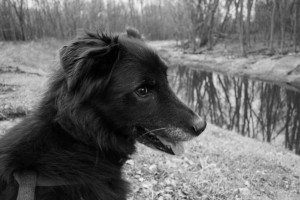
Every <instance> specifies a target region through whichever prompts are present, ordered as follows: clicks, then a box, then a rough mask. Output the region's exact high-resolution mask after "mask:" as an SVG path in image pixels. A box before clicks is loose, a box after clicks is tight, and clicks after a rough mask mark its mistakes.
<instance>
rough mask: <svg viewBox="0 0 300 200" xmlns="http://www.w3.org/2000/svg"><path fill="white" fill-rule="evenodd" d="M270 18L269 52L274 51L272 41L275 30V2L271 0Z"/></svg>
mask: <svg viewBox="0 0 300 200" xmlns="http://www.w3.org/2000/svg"><path fill="white" fill-rule="evenodd" d="M272 5H273V6H272V16H271V30H270V42H269V48H270V51H272V52H273V51H274V47H273V41H274V29H275V14H276V0H273V4H272Z"/></svg>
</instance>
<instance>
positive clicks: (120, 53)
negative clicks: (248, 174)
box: [60, 33, 206, 154]
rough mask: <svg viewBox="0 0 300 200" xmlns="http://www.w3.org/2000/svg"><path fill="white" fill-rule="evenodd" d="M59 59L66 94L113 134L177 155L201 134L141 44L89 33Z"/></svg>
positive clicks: (202, 125) (153, 55)
mask: <svg viewBox="0 0 300 200" xmlns="http://www.w3.org/2000/svg"><path fill="white" fill-rule="evenodd" d="M60 56H61V65H62V67H63V69H64V71H65V74H66V77H67V87H68V92H69V93H74V94H77V95H80V96H81V101H82V104H89V105H92V108H93V111H94V112H95V113H97V114H98V115H99V116H101V119H102V121H104V122H105V124H106V125H107V126H108V127H109V128H110V129H113V130H115V131H114V132H117V133H118V134H122V135H123V136H124V135H126V136H129V137H131V138H135V139H136V140H138V141H139V142H141V143H143V144H145V145H147V146H150V147H152V148H155V149H159V150H161V151H164V152H167V153H170V154H181V153H182V152H183V146H182V142H184V141H187V140H190V139H192V138H193V137H196V136H198V135H199V134H200V133H201V132H202V131H203V130H204V129H205V126H206V122H205V121H203V120H202V119H201V118H200V117H199V116H198V115H197V114H196V113H195V112H193V111H192V110H191V109H189V108H188V107H187V106H186V105H184V104H183V103H182V102H181V101H180V100H179V99H178V98H177V97H176V95H175V94H174V93H173V91H172V90H171V88H170V86H169V84H168V80H167V66H166V64H165V63H164V62H163V61H162V60H161V59H160V57H159V56H158V55H157V54H156V53H155V51H154V50H152V49H151V48H150V47H149V46H147V45H146V44H145V43H144V42H143V41H141V40H138V39H134V38H129V37H126V36H120V37H117V36H108V35H106V34H103V33H100V34H99V33H97V34H90V33H89V34H86V35H85V36H84V37H81V38H79V39H77V40H75V41H74V42H73V43H71V44H70V45H69V46H66V47H64V48H63V49H62V50H61V53H60Z"/></svg>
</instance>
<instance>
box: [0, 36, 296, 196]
mask: <svg viewBox="0 0 300 200" xmlns="http://www.w3.org/2000/svg"><path fill="white" fill-rule="evenodd" d="M54 43H55V44H52V42H49V41H46V42H33V43H18V44H14V43H5V44H4V46H5V48H3V47H2V48H0V57H1V58H0V70H1V69H5V70H7V66H12V67H13V68H12V69H16V67H20V68H19V69H20V70H19V71H18V70H17V71H14V72H9V71H6V72H3V73H1V72H0V115H1V114H2V115H3V116H5V117H6V118H11V117H15V115H16V116H18V115H17V114H20V116H21V115H25V114H26V113H28V112H29V111H30V110H31V109H32V107H33V105H34V104H35V103H36V102H37V101H38V100H39V98H40V96H41V95H42V91H43V89H44V87H45V83H46V80H47V74H49V71H51V69H53V67H51V66H52V65H51V64H49V63H52V61H53V60H54V59H55V55H56V51H57V49H58V46H59V43H58V42H56V41H54ZM45 45H46V46H47V48H48V49H47V50H46V51H42V49H43V48H44V47H45ZM29 52H30V53H29ZM51 60H52V61H51ZM5 70H4V71H5ZM3 119H5V118H3ZM3 119H2V121H1V119H0V134H3V133H4V132H5V130H6V129H7V128H9V127H11V126H12V125H13V124H15V123H16V121H15V120H12V119H9V120H5V121H3ZM186 147H187V148H186V153H185V154H184V155H183V156H180V157H177V156H169V155H166V154H163V153H161V152H157V151H153V150H152V149H149V148H147V147H145V146H143V145H138V152H137V153H136V154H135V155H133V159H132V160H129V161H128V162H127V163H126V164H125V168H124V176H125V177H126V178H127V179H128V180H129V181H130V182H132V189H133V192H132V193H131V194H130V196H129V198H128V199H129V200H141V199H144V200H153V199H155V200H174V199H175V200H176V199H178V200H182V199H189V200H200V199H203V200H212V199H224V200H225V199H235V200H238V199H245V200H247V199H249V200H250V199H251V200H252V199H276V200H296V199H297V200H298V199H300V168H299V166H300V157H299V156H296V155H294V154H293V153H291V152H288V151H286V150H284V149H282V148H278V147H274V146H271V145H269V144H266V143H261V142H259V141H255V140H252V139H249V138H245V137H242V136H240V135H238V134H236V133H233V132H228V131H226V130H223V129H221V128H218V127H215V126H213V125H209V127H208V129H207V130H206V131H205V132H204V133H203V134H202V135H201V136H200V137H198V138H197V139H196V140H193V141H191V142H189V143H188V144H187V145H186Z"/></svg>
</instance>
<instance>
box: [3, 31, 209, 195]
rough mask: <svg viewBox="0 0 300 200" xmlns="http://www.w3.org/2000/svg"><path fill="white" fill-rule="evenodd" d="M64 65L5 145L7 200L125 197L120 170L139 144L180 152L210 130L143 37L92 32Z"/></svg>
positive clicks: (64, 53)
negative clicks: (184, 144) (21, 199)
mask: <svg viewBox="0 0 300 200" xmlns="http://www.w3.org/2000/svg"><path fill="white" fill-rule="evenodd" d="M60 61H61V62H60V63H61V64H60V65H61V67H60V69H59V70H58V71H57V72H56V73H55V74H54V75H53V77H52V79H51V80H52V81H51V83H50V86H49V89H48V91H47V92H46V93H45V96H44V98H43V99H42V101H41V102H40V104H39V106H38V107H37V108H36V109H35V111H33V113H32V114H30V115H29V116H27V117H26V118H25V119H24V120H23V121H22V122H21V123H19V124H18V125H16V126H15V127H13V128H12V129H11V130H10V131H8V133H7V134H6V135H5V136H3V137H2V138H1V140H0V199H1V200H15V199H16V198H17V195H18V193H19V195H20V193H22V194H25V193H26V192H27V193H28V192H29V193H30V192H32V191H33V190H34V189H35V194H32V195H35V199H36V200H50V199H51V200H53V199H56V200H57V199H61V200H96V199H99V200H125V199H126V195H127V193H128V184H127V182H126V181H124V180H123V179H122V177H121V168H122V165H123V164H124V162H125V161H126V160H127V159H128V157H129V155H131V154H132V153H133V152H134V151H135V141H136V140H138V141H140V142H141V143H143V144H146V145H148V146H150V147H153V148H155V149H159V150H161V151H164V152H167V153H169V154H181V153H182V152H183V147H182V142H183V141H187V140H190V139H192V138H193V137H195V136H198V135H199V134H200V133H201V132H202V131H203V130H204V129H205V126H206V123H205V122H204V121H202V120H201V119H200V117H199V116H198V115H197V114H195V113H194V112H193V111H192V110H190V109H189V108H188V107H186V106H185V105H184V104H183V103H181V102H180V101H179V100H178V98H177V97H176V96H175V95H174V93H173V92H172V91H171V89H170V87H169V85H168V81H167V74H166V71H167V67H166V65H165V64H164V62H163V61H162V60H161V59H160V58H159V56H158V55H157V54H156V53H155V52H154V51H153V50H152V49H151V48H149V47H148V46H147V45H146V44H145V43H144V42H143V41H141V40H138V39H134V38H128V37H126V36H124V35H122V36H120V37H117V36H109V35H106V34H103V33H95V34H91V33H87V34H86V35H84V36H83V37H79V38H78V39H76V40H75V41H73V42H72V43H71V44H70V45H68V46H65V47H63V49H62V50H61V52H60ZM32 180H34V182H31V181H32ZM30 184H31V185H30ZM28 185H30V186H28ZM24 188H25V189H24ZM32 188H33V189H32ZM24 190H25V193H24ZM26 190H27V191H26ZM29 196H30V195H29Z"/></svg>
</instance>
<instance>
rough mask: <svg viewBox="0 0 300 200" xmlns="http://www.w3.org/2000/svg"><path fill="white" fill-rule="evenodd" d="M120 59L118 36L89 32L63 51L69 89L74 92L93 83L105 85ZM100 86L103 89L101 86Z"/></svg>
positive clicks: (61, 61)
mask: <svg viewBox="0 0 300 200" xmlns="http://www.w3.org/2000/svg"><path fill="white" fill-rule="evenodd" d="M118 59H119V44H118V37H116V36H109V35H107V34H104V33H97V34H92V33H86V35H85V36H83V37H80V38H78V39H76V40H75V41H74V42H72V43H71V44H70V45H68V46H64V47H63V48H62V49H61V50H60V63H61V66H62V68H63V70H64V72H65V75H66V78H67V84H68V90H69V91H74V90H77V89H79V87H83V86H84V82H89V83H88V84H89V85H90V84H91V81H93V80H91V79H94V80H96V79H97V85H98V86H99V87H100V86H101V87H102V88H104V87H105V86H106V85H107V84H108V82H109V79H110V76H111V73H112V70H113V68H114V66H115V63H116V62H117V61H118ZM98 89H100V88H98Z"/></svg>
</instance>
